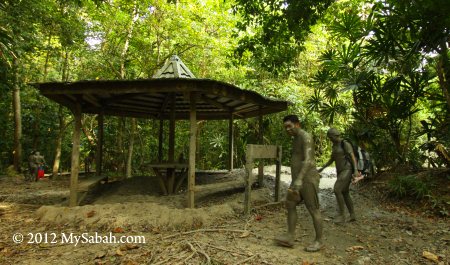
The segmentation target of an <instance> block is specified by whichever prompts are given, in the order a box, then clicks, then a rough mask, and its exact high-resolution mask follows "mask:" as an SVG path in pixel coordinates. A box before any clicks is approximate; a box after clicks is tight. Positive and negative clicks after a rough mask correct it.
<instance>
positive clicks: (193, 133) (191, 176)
mask: <svg viewBox="0 0 450 265" xmlns="http://www.w3.org/2000/svg"><path fill="white" fill-rule="evenodd" d="M190 123H191V124H190V125H191V126H190V131H189V171H188V172H189V173H188V201H187V205H188V207H189V208H194V207H195V205H194V195H195V151H196V142H197V141H196V140H197V139H196V138H197V113H196V97H195V93H192V94H191V108H190Z"/></svg>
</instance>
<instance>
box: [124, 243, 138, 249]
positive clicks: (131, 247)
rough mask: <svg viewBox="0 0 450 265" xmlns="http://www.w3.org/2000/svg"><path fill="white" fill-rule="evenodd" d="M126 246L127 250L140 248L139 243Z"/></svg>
mask: <svg viewBox="0 0 450 265" xmlns="http://www.w3.org/2000/svg"><path fill="white" fill-rule="evenodd" d="M125 247H126V248H127V250H130V249H136V248H139V246H138V245H133V244H125Z"/></svg>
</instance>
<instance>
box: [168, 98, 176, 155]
mask: <svg viewBox="0 0 450 265" xmlns="http://www.w3.org/2000/svg"><path fill="white" fill-rule="evenodd" d="M170 100H171V102H170V124H169V159H168V160H169V162H170V163H173V162H174V161H175V94H173V95H172V97H171V99H170Z"/></svg>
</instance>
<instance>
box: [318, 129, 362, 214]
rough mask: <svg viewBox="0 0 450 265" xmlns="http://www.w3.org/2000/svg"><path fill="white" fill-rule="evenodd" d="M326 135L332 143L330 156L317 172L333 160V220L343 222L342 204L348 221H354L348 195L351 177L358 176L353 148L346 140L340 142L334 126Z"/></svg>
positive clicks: (339, 136)
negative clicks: (336, 213)
mask: <svg viewBox="0 0 450 265" xmlns="http://www.w3.org/2000/svg"><path fill="white" fill-rule="evenodd" d="M327 136H328V138H329V139H330V141H331V142H332V143H333V146H332V151H331V158H330V160H328V162H327V163H326V164H325V165H324V166H323V167H322V168H320V169H319V172H322V170H324V169H325V168H326V167H328V166H330V165H331V164H332V163H333V162H335V164H336V175H337V180H336V183H335V184H334V195H335V196H336V201H337V205H338V215H337V216H336V217H335V218H334V222H335V223H343V222H345V213H344V212H345V208H344V204H345V205H346V206H347V209H348V212H349V213H350V219H349V220H348V221H349V222H352V221H356V217H355V210H354V208H353V202H352V199H351V197H350V184H351V182H352V179H357V178H358V176H359V174H358V167H357V164H356V159H355V155H354V154H353V148H352V146H351V144H350V143H348V142H347V141H344V142H342V141H343V139H342V138H341V133H340V132H339V131H338V130H337V129H336V128H330V129H329V130H328V132H327Z"/></svg>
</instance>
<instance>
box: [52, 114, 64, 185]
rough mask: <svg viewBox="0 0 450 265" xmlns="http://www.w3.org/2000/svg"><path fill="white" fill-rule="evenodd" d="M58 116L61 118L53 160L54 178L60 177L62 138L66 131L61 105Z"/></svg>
mask: <svg viewBox="0 0 450 265" xmlns="http://www.w3.org/2000/svg"><path fill="white" fill-rule="evenodd" d="M58 118H59V132H58V138H57V139H56V144H55V159H54V160H53V169H52V179H57V178H58V171H59V167H60V163H61V147H62V139H63V136H64V131H65V122H64V114H63V109H62V106H61V105H59V109H58Z"/></svg>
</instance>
